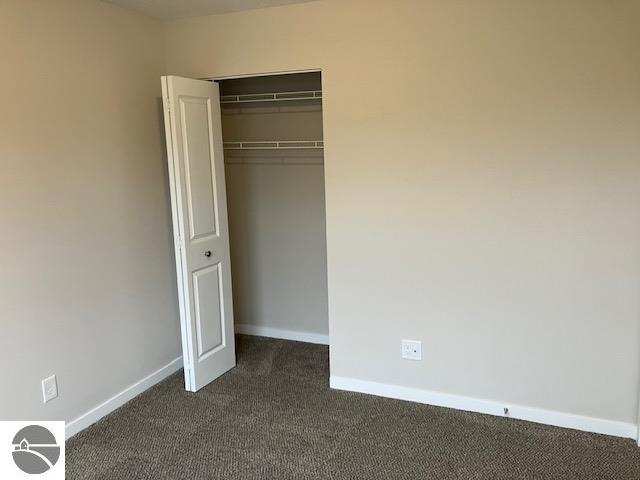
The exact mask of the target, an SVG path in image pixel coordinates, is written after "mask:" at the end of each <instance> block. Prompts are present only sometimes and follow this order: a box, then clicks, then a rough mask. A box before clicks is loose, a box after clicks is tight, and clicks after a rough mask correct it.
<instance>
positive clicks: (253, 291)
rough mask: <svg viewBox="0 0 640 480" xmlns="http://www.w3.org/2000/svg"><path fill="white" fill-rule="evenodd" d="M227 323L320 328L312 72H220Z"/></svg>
mask: <svg viewBox="0 0 640 480" xmlns="http://www.w3.org/2000/svg"><path fill="white" fill-rule="evenodd" d="M218 83H219V86H220V104H221V116H222V137H223V145H224V158H225V175H226V188H227V208H228V218H229V234H230V245H231V271H232V283H233V304H234V319H235V324H236V331H238V332H240V333H252V334H262V335H266V336H282V337H284V338H297V339H300V340H309V339H312V340H315V341H321V340H318V339H322V338H326V336H327V335H328V314H327V258H326V232H325V225H326V222H325V201H324V191H325V189H324V154H323V147H324V143H323V136H322V86H321V76H320V73H319V72H313V73H300V74H289V75H271V76H261V77H250V78H239V79H229V80H222V81H219V82H218Z"/></svg>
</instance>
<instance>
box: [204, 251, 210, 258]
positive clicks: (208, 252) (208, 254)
mask: <svg viewBox="0 0 640 480" xmlns="http://www.w3.org/2000/svg"><path fill="white" fill-rule="evenodd" d="M204 256H205V257H207V258H208V257H210V256H211V250H207V251H206V252H204Z"/></svg>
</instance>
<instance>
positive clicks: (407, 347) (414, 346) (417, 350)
mask: <svg viewBox="0 0 640 480" xmlns="http://www.w3.org/2000/svg"><path fill="white" fill-rule="evenodd" d="M402 358H404V359H407V360H422V342H421V341H419V340H402Z"/></svg>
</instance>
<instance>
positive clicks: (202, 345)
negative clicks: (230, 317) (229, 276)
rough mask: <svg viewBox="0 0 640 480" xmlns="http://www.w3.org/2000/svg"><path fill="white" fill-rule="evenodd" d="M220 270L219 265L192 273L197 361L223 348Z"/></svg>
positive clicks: (222, 306)
mask: <svg viewBox="0 0 640 480" xmlns="http://www.w3.org/2000/svg"><path fill="white" fill-rule="evenodd" d="M221 273H222V269H221V268H220V264H217V265H213V266H211V267H206V268H203V269H202V270H199V271H197V272H194V273H193V292H194V295H195V299H194V300H195V301H194V308H195V314H196V334H197V336H198V359H201V358H202V357H204V356H205V355H209V354H211V353H215V352H216V351H217V348H218V347H220V346H223V347H224V322H223V321H222V320H223V318H224V316H223V312H224V305H223V303H224V302H223V300H222V298H223V295H221V287H222V279H221Z"/></svg>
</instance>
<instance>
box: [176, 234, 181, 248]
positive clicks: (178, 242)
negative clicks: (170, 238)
mask: <svg viewBox="0 0 640 480" xmlns="http://www.w3.org/2000/svg"><path fill="white" fill-rule="evenodd" d="M176 245H177V246H178V249H179V250H182V237H178V238H176Z"/></svg>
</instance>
